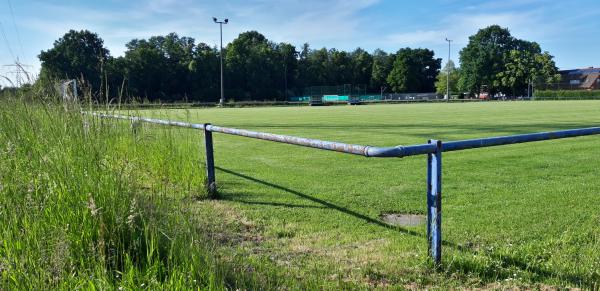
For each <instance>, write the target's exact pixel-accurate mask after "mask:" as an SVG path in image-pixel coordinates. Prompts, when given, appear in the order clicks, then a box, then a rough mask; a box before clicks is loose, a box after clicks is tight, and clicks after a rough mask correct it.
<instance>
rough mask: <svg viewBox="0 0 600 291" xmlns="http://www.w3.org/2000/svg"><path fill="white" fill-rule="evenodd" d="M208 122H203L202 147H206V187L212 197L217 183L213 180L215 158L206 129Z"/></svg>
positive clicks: (211, 142) (210, 136) (209, 133)
mask: <svg viewBox="0 0 600 291" xmlns="http://www.w3.org/2000/svg"><path fill="white" fill-rule="evenodd" d="M209 126H210V123H205V124H204V147H205V149H206V189H207V190H208V197H210V198H214V197H215V195H216V194H217V183H216V181H215V159H214V155H213V140H212V132H211V131H210V130H208V127H209Z"/></svg>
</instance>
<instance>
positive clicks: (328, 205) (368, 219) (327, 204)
mask: <svg viewBox="0 0 600 291" xmlns="http://www.w3.org/2000/svg"><path fill="white" fill-rule="evenodd" d="M215 168H216V169H218V170H220V171H222V172H225V173H227V174H230V175H234V176H237V177H240V178H243V179H246V180H249V181H252V182H255V183H259V184H262V185H265V186H269V187H271V188H275V189H278V190H281V191H285V192H288V193H290V194H294V195H296V196H298V197H301V198H304V199H307V200H310V201H312V202H315V203H319V204H321V205H323V206H324V207H323V208H330V209H335V210H337V211H340V212H343V213H345V214H348V215H351V216H354V217H356V218H359V219H362V220H364V221H366V222H369V223H372V224H375V225H379V226H382V227H385V228H389V229H396V230H398V231H400V232H402V233H406V234H410V235H414V236H418V237H423V235H421V234H420V233H418V232H416V231H413V230H409V229H404V228H401V227H398V226H392V225H389V224H387V223H385V222H383V221H380V220H377V219H374V218H371V217H368V216H366V215H364V214H360V213H358V212H356V211H352V210H350V209H347V208H344V207H341V206H337V205H335V204H333V203H331V202H327V201H325V200H322V199H319V198H315V197H312V196H310V195H307V194H304V193H301V192H298V191H296V190H292V189H289V188H286V187H283V186H280V185H276V184H273V183H269V182H267V181H263V180H259V179H256V178H253V177H250V176H247V175H244V174H241V173H237V172H234V171H231V170H228V169H224V168H221V167H215ZM232 200H233V199H232ZM234 201H237V200H234ZM242 203H244V202H242ZM261 203H264V202H261Z"/></svg>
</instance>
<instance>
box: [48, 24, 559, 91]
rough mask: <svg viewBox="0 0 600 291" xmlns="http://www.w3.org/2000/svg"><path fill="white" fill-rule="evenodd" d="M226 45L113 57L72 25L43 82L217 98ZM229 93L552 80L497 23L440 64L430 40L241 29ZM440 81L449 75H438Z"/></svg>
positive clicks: (525, 44)
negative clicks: (280, 36)
mask: <svg viewBox="0 0 600 291" xmlns="http://www.w3.org/2000/svg"><path fill="white" fill-rule="evenodd" d="M219 54H220V51H219V50H218V49H217V47H215V46H210V45H208V44H205V43H201V42H200V43H196V41H195V40H194V39H193V38H191V37H185V36H179V35H178V34H176V33H170V34H168V35H165V36H153V37H150V38H148V39H134V40H131V41H130V42H129V43H127V44H126V51H125V53H124V55H123V56H119V57H113V56H111V55H110V52H109V50H108V49H107V48H105V47H104V42H103V40H102V39H101V38H100V37H99V36H98V35H97V34H96V33H93V32H90V31H87V30H82V31H75V30H71V31H69V32H67V33H66V34H65V35H64V36H63V37H61V38H60V39H58V40H57V41H55V43H54V46H53V47H52V48H50V49H48V50H46V51H42V52H41V53H40V55H39V59H40V61H41V64H42V69H41V72H40V78H39V79H38V82H44V81H46V82H47V81H48V80H56V79H79V80H84V81H85V85H86V88H87V89H88V91H89V92H90V93H91V94H90V95H91V96H93V97H94V98H96V99H98V100H103V98H106V99H113V98H116V97H117V96H121V97H123V98H128V97H135V98H142V99H147V100H149V101H157V100H161V101H167V102H168V101H181V100H188V101H196V102H215V101H217V100H218V99H219V96H220V66H219V58H220V55H219ZM223 59H224V65H223V70H224V75H225V95H226V98H227V99H230V100H231V99H234V100H285V99H287V98H288V97H290V96H300V95H303V93H304V92H303V89H304V88H306V87H309V86H320V85H341V84H354V85H359V84H360V85H364V86H366V87H367V90H368V91H369V92H381V91H385V92H390V93H391V92H393V93H403V92H434V91H436V90H437V91H438V92H440V93H443V92H445V86H446V82H445V81H446V76H447V75H448V74H450V79H451V84H450V86H451V89H452V91H453V92H466V93H468V94H477V93H479V92H481V91H484V90H487V91H488V92H490V93H492V94H496V93H504V94H520V93H522V92H523V90H524V88H526V86H527V85H528V84H529V83H531V82H540V81H542V80H548V79H552V78H556V66H555V65H554V62H553V60H552V56H551V55H550V54H549V53H547V52H544V53H542V52H541V49H540V46H539V45H538V44H537V43H535V42H529V41H525V40H519V39H516V38H514V37H512V36H511V35H510V33H509V31H508V30H507V29H505V28H501V27H499V26H490V27H487V28H484V29H481V30H479V31H478V32H477V33H476V34H475V35H473V36H471V37H470V38H469V43H468V45H467V46H466V47H465V48H463V49H462V50H461V52H460V64H461V66H460V68H455V67H454V65H453V64H452V63H449V64H447V65H446V67H445V68H444V70H440V68H441V59H439V58H436V57H435V55H434V52H433V51H432V50H429V49H425V48H401V49H399V50H398V51H396V52H394V53H388V52H385V51H383V50H380V49H377V50H375V51H374V52H372V53H370V52H367V51H365V50H364V49H361V48H357V49H355V50H354V51H351V52H347V51H342V50H337V49H333V48H332V49H327V48H320V49H312V48H311V47H310V46H309V45H308V44H304V45H303V46H301V47H300V48H297V47H295V46H294V45H292V44H289V43H275V42H273V41H270V40H268V39H267V38H266V37H265V36H264V35H262V34H260V33H259V32H257V31H249V32H243V33H241V34H240V35H239V36H238V37H237V38H236V39H234V40H233V41H232V42H231V43H229V44H228V45H227V46H226V47H224V49H223ZM442 81H444V82H442Z"/></svg>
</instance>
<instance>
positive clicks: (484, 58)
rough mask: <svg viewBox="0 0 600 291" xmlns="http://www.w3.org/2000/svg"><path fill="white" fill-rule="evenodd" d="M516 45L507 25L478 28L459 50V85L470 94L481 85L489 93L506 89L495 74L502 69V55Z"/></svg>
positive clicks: (503, 67) (476, 91)
mask: <svg viewBox="0 0 600 291" xmlns="http://www.w3.org/2000/svg"><path fill="white" fill-rule="evenodd" d="M518 45H521V46H527V45H528V44H526V43H523V42H521V43H518V42H517V41H516V40H515V39H514V38H513V37H512V36H511V35H510V32H509V31H508V29H506V28H502V27H500V26H498V25H492V26H489V27H486V28H483V29H480V30H479V31H478V32H477V33H476V34H475V35H472V36H470V37H469V43H468V44H467V46H466V47H464V48H463V49H462V50H461V51H460V66H461V74H460V81H459V82H460V87H461V88H465V89H466V90H467V91H469V92H471V93H472V94H477V93H479V92H481V91H482V90H483V89H484V88H486V89H485V90H487V91H488V92H489V93H490V94H491V95H494V94H496V93H497V92H502V91H507V88H508V87H507V86H505V85H503V84H502V83H501V82H498V79H497V76H498V74H499V73H500V72H502V71H504V70H505V56H506V55H507V53H508V52H509V51H511V50H512V49H515V48H516V47H517V46H518Z"/></svg>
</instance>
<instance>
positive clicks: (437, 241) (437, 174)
mask: <svg viewBox="0 0 600 291" xmlns="http://www.w3.org/2000/svg"><path fill="white" fill-rule="evenodd" d="M84 114H87V115H92V116H95V117H99V118H114V119H123V120H129V121H132V122H147V123H153V124H160V125H169V126H176V127H185V128H193V129H200V130H203V131H204V144H205V149H206V176H207V189H208V191H209V193H210V194H211V195H214V194H215V193H216V178H215V164H214V156H213V139H212V133H213V132H219V133H224V134H230V135H237V136H244V137H250V138H256V139H262V140H267V141H274V142H280V143H287V144H292V145H299V146H305V147H311V148H316V149H321V150H329V151H336V152H341V153H347V154H353V155H359V156H365V157H378V158H391V157H396V158H402V157H408V156H414V155H427V156H428V159H427V241H428V247H429V254H430V256H431V257H432V259H433V261H434V262H435V263H436V264H439V263H440V262H441V258H442V152H450V151H460V150H467V149H474V148H482V147H491V146H501V145H508V144H516V143H527V142H535V141H543V140H551V139H561V138H570V137H578V136H587V135H596V134H600V127H589V128H578V129H570V130H561V131H553V132H539V133H530V134H519V135H510V136H497V137H488V138H477V139H467V140H458V141H450V142H442V141H440V140H429V141H428V143H426V144H418V145H408V146H403V145H399V146H394V147H375V146H366V145H356V144H346V143H341V142H332V141H323V140H317V139H310V138H303V137H296V136H289V135H280V134H272V133H266V132H257V131H250V130H244V129H237V128H228V127H222V126H217V125H212V124H210V123H204V124H201V123H187V122H180V121H170V120H161V119H154V118H145V117H135V116H125V115H111V114H103V113H86V112H84Z"/></svg>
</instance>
